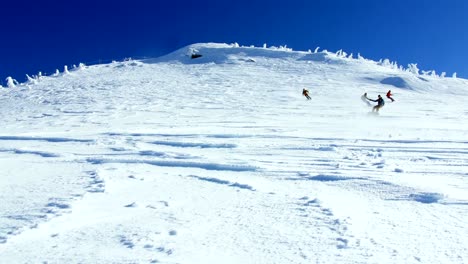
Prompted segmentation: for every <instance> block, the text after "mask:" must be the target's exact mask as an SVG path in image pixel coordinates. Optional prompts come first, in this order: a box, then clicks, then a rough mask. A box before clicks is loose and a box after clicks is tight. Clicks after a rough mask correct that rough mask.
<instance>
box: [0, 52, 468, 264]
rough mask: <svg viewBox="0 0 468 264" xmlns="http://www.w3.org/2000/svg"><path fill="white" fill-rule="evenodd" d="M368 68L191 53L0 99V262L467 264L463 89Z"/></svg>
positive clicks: (323, 59) (102, 70)
mask: <svg viewBox="0 0 468 264" xmlns="http://www.w3.org/2000/svg"><path fill="white" fill-rule="evenodd" d="M191 54H199V55H202V57H199V58H195V59H191V58H190V57H189V56H188V55H191ZM380 64H385V63H380ZM380 64H379V63H377V62H373V61H369V60H365V59H351V58H347V57H344V56H343V55H342V54H339V55H338V56H337V55H336V54H332V53H327V52H318V53H311V52H296V51H291V50H288V49H284V48H283V49H271V48H269V49H266V48H253V47H238V46H237V45H227V44H196V45H192V46H189V47H186V48H184V49H181V50H179V51H176V52H174V53H172V54H169V55H167V56H164V57H161V58H157V59H151V60H144V61H125V62H115V63H111V64H106V65H95V66H90V67H86V68H83V69H77V70H75V71H71V72H70V73H68V74H62V75H60V76H56V77H41V78H40V79H38V80H34V83H29V84H22V85H19V86H16V87H13V88H3V89H1V90H0V100H1V102H2V104H1V109H0V120H1V123H2V130H1V133H0V167H1V168H2V169H1V170H0V196H1V201H2V202H1V203H0V260H1V261H0V262H2V263H41V262H47V263H465V262H468V227H467V226H466V223H468V169H467V168H468V140H467V138H468V122H467V121H468V106H467V104H466V102H467V99H468V81H467V80H464V79H454V78H441V77H437V76H425V75H415V74H413V73H410V72H406V71H402V70H399V69H396V68H395V67H390V66H391V65H388V64H386V65H387V66H383V65H380ZM303 88H307V89H309V91H310V96H311V97H312V99H311V100H309V101H307V100H306V99H305V98H304V97H303V96H302V95H301V92H302V89H303ZM388 90H392V93H393V94H394V98H395V102H393V103H391V102H390V101H389V100H386V104H385V106H384V107H383V108H382V109H381V112H380V114H379V115H371V114H369V112H370V111H371V107H369V106H368V105H366V103H365V102H363V101H361V98H360V97H361V95H362V94H363V93H364V92H367V93H368V96H369V97H370V98H373V99H375V98H376V97H377V95H378V94H381V95H382V96H384V98H385V93H386V92H387V91H388Z"/></svg>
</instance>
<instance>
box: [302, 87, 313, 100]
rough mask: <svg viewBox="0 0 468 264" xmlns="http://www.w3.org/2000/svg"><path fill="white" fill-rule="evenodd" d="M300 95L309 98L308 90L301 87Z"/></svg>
mask: <svg viewBox="0 0 468 264" xmlns="http://www.w3.org/2000/svg"><path fill="white" fill-rule="evenodd" d="M302 95H303V96H305V97H306V98H307V100H310V99H311V98H310V96H309V91H308V90H306V89H302Z"/></svg>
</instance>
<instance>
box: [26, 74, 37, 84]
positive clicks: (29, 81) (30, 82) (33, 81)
mask: <svg viewBox="0 0 468 264" xmlns="http://www.w3.org/2000/svg"><path fill="white" fill-rule="evenodd" d="M26 78H27V79H28V83H29V84H36V83H37V79H36V78H33V77H31V76H29V75H27V74H26Z"/></svg>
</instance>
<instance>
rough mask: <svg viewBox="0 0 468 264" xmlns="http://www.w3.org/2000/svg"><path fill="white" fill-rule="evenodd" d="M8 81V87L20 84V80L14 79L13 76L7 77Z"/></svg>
mask: <svg viewBox="0 0 468 264" xmlns="http://www.w3.org/2000/svg"><path fill="white" fill-rule="evenodd" d="M6 81H7V87H8V88H14V87H16V85H17V84H18V81H16V80H15V79H13V78H12V77H10V76H8V77H7V78H6Z"/></svg>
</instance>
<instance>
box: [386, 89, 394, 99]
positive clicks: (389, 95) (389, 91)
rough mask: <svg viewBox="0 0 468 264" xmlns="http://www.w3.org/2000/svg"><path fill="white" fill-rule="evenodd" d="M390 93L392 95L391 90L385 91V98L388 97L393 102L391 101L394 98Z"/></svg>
mask: <svg viewBox="0 0 468 264" xmlns="http://www.w3.org/2000/svg"><path fill="white" fill-rule="evenodd" d="M392 95H393V94H392V91H391V90H388V92H387V98H388V99H390V100H392V102H393V101H395V100H394V99H393V98H392Z"/></svg>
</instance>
